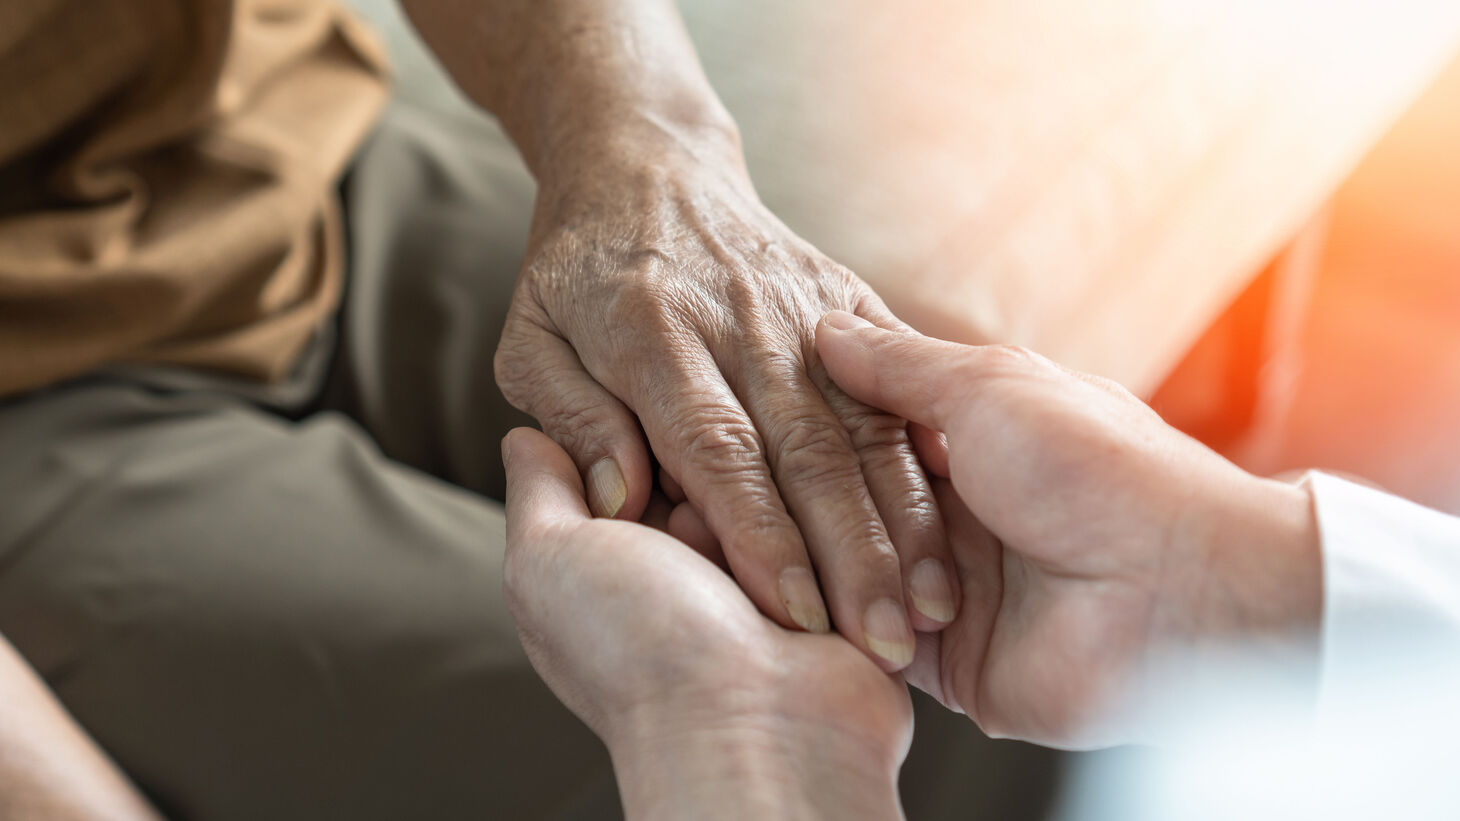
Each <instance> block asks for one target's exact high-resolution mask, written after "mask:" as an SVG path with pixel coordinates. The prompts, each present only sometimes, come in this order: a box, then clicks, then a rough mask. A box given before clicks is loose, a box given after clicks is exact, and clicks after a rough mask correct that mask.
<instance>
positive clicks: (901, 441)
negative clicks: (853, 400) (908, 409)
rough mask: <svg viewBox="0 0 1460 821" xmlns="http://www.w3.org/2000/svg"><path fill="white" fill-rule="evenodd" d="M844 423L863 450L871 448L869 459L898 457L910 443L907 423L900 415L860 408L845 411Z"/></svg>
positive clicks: (854, 441)
mask: <svg viewBox="0 0 1460 821" xmlns="http://www.w3.org/2000/svg"><path fill="white" fill-rule="evenodd" d="M842 422H843V424H844V425H845V426H846V429H847V433H848V434H850V435H851V437H852V444H853V445H854V446H856V448H857V450H859V451H870V453H868V454H867V458H877V459H889V460H891V459H898V458H901V450H902V448H904V447H906V446H907V445H908V438H907V422H906V421H905V420H903V419H901V418H899V417H896V416H892V415H890V414H886V413H881V412H879V411H875V410H872V409H871V408H868V407H865V406H863V407H859V408H857V409H855V410H853V411H850V412H848V413H845V414H843V416H842Z"/></svg>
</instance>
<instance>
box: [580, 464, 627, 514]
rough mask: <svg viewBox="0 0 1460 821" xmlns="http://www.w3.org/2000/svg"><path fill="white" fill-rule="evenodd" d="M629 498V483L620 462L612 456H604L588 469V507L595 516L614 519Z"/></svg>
mask: <svg viewBox="0 0 1460 821" xmlns="http://www.w3.org/2000/svg"><path fill="white" fill-rule="evenodd" d="M628 498H629V488H628V485H625V484H624V474H623V472H622V471H620V470H619V469H618V463H617V462H615V461H614V460H613V459H612V458H611V457H604V458H602V459H599V460H598V461H597V462H594V463H593V467H591V468H589V469H588V507H589V508H590V509H591V510H592V511H593V515H594V516H599V517H602V518H604V519H612V518H613V517H614V516H617V515H618V512H619V509H620V508H622V507H623V506H624V501H625V500H627V499H628Z"/></svg>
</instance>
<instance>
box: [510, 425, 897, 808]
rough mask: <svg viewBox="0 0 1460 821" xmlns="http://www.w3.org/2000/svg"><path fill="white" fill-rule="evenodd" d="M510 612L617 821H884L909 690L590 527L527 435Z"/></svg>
mask: <svg viewBox="0 0 1460 821" xmlns="http://www.w3.org/2000/svg"><path fill="white" fill-rule="evenodd" d="M503 455H504V458H505V460H506V463H507V479H508V482H507V554H506V566H505V580H506V581H505V586H506V591H507V600H508V605H509V606H510V608H511V610H512V614H513V616H514V618H515V619H516V621H517V626H518V632H519V634H520V635H521V637H522V643H523V646H524V647H525V648H526V650H527V654H528V657H529V658H530V659H531V660H532V664H533V667H534V668H535V669H536V670H537V671H538V673H539V674H541V675H542V677H543V679H544V680H546V681H547V683H548V686H550V687H551V688H552V690H553V692H554V693H555V694H557V696H558V697H559V698H560V699H562V701H563V703H564V704H566V705H567V706H568V707H569V708H570V709H572V710H573V712H575V713H576V714H577V715H578V716H579V717H580V718H582V719H583V720H584V721H585V722H586V723H587V724H588V725H589V726H590V727H592V728H593V730H594V731H595V732H596V733H598V735H599V737H601V738H602V739H603V740H604V741H605V743H606V744H607V745H608V748H609V751H610V752H611V754H612V755H613V759H614V768H615V771H616V772H617V774H618V777H619V784H620V787H621V789H622V792H623V796H624V802H625V805H626V807H627V808H628V810H629V815H630V817H642V816H652V815H663V816H664V817H689V816H694V817H700V818H713V817H727V818H748V817H771V816H780V817H808V818H812V817H826V818H862V817H893V816H895V815H896V814H897V813H898V809H897V805H896V800H897V799H896V777H897V769H898V767H899V765H900V764H901V762H902V758H903V756H904V755H905V754H906V752H907V745H908V743H909V742H910V740H911V735H912V713H911V706H910V704H909V702H908V698H907V691H906V688H905V687H904V686H903V684H902V682H901V681H900V680H899V679H898V678H896V677H890V676H888V675H887V674H885V673H883V672H882V671H881V670H879V669H878V668H877V666H876V665H875V664H874V663H873V662H871V661H870V660H868V659H867V658H866V657H865V656H864V655H863V654H861V653H860V652H858V650H857V648H855V647H853V646H852V645H851V644H849V643H848V642H847V641H846V640H844V639H842V638H841V637H839V636H836V635H829V634H806V633H801V632H794V631H791V630H787V629H785V628H782V627H780V626H778V625H776V624H775V623H773V622H771V621H770V620H768V619H767V618H766V617H765V616H763V615H761V614H760V613H758V612H757V611H756V608H755V606H754V605H753V604H752V603H751V601H750V600H749V599H748V598H746V596H745V594H744V593H743V592H742V591H741V590H740V588H739V587H738V586H737V585H736V583H735V582H734V581H733V580H732V579H731V578H730V577H729V576H727V575H726V574H725V573H724V572H723V571H722V570H720V568H718V567H716V566H715V565H714V564H713V563H711V562H710V561H709V560H707V559H706V558H704V557H703V556H701V555H699V554H698V553H696V552H695V551H693V550H691V549H690V548H689V547H687V546H685V545H684V544H682V543H679V542H677V541H676V540H674V539H672V538H670V537H669V536H667V535H665V534H663V533H660V532H658V531H655V530H652V529H650V528H648V527H645V526H642V525H638V524H633V523H629V522H623V521H615V520H608V519H594V518H593V517H592V516H591V514H590V513H589V510H588V506H587V504H586V502H585V500H584V492H583V485H582V482H581V480H580V479H579V476H578V471H577V468H576V467H575V466H574V464H573V461H572V460H571V459H570V458H569V456H568V455H567V453H565V452H564V451H563V450H562V449H561V448H559V447H558V446H557V445H556V444H555V443H553V441H552V440H551V439H549V438H547V437H546V436H544V435H543V434H541V433H538V432H537V431H533V430H528V429H519V430H516V431H513V432H512V433H511V434H510V435H509V436H508V437H507V439H506V441H504V442H503Z"/></svg>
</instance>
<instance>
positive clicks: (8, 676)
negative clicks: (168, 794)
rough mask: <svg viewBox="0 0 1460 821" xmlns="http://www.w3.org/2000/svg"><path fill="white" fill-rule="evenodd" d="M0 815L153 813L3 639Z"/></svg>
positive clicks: (147, 816)
mask: <svg viewBox="0 0 1460 821" xmlns="http://www.w3.org/2000/svg"><path fill="white" fill-rule="evenodd" d="M0 817H3V818H49V819H58V821H65V820H67V819H78V820H79V819H90V818H96V819H102V818H105V819H116V820H117V821H121V820H122V819H157V818H159V816H158V815H157V814H156V813H155V812H153V810H152V809H151V808H150V807H148V806H147V802H146V801H145V800H144V799H143V798H142V797H141V796H140V795H139V794H138V793H137V791H136V790H135V789H134V788H133V787H132V785H131V784H130V783H128V781H127V779H126V776H124V775H122V773H121V772H120V771H119V770H118V769H117V768H116V766H115V765H114V764H113V763H112V762H111V761H110V760H108V759H107V757H106V754H105V753H103V752H102V751H101V750H100V749H99V748H97V746H96V745H95V744H94V743H92V741H91V739H90V738H88V737H87V736H86V733H85V732H84V731H83V730H82V729H81V728H80V727H78V726H77V725H76V723H75V722H74V721H72V720H71V717H70V716H69V715H67V714H66V711H65V709H64V708H63V707H62V706H61V705H60V704H59V703H58V702H57V701H56V699H55V697H54V696H52V695H51V693H50V691H49V690H47V689H46V687H45V685H44V684H43V683H42V682H41V680H40V679H39V678H38V677H37V676H36V675H35V673H34V672H33V671H32V670H31V669H30V667H29V666H28V665H27V664H26V663H25V661H24V660H23V659H21V658H20V656H19V655H18V654H17V653H16V652H15V650H14V649H13V648H11V646H10V644H9V643H8V642H6V641H5V639H4V638H3V637H0Z"/></svg>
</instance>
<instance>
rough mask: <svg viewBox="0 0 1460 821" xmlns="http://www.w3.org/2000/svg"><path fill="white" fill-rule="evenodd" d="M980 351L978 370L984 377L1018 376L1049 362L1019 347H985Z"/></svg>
mask: <svg viewBox="0 0 1460 821" xmlns="http://www.w3.org/2000/svg"><path fill="white" fill-rule="evenodd" d="M980 351H981V353H982V356H981V357H980V359H981V360H982V361H981V362H979V363H978V364H979V370H981V371H982V372H983V373H984V375H985V376H1019V375H1023V374H1028V373H1030V372H1032V371H1036V370H1041V369H1043V368H1044V367H1046V366H1047V365H1048V364H1049V360H1047V359H1045V358H1044V357H1042V356H1040V355H1039V354H1037V353H1035V352H1033V351H1031V350H1029V349H1028V348H1024V347H1021V346H1019V345H987V346H985V347H983V348H981V349H980Z"/></svg>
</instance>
